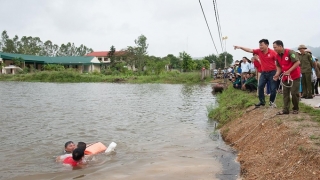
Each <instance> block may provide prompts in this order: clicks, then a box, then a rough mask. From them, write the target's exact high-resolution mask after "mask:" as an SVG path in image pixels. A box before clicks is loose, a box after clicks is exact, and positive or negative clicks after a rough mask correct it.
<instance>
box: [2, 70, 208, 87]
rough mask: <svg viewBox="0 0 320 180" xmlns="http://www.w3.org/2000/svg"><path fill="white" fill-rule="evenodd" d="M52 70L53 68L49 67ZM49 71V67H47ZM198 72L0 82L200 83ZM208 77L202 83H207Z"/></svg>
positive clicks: (41, 75) (73, 74) (56, 74)
mask: <svg viewBox="0 0 320 180" xmlns="http://www.w3.org/2000/svg"><path fill="white" fill-rule="evenodd" d="M50 68H52V69H54V68H55V67H50ZM48 69H49V67H48ZM200 78H201V74H200V72H188V73H181V72H179V71H169V72H162V73H160V74H159V75H155V74H152V73H150V72H132V71H126V72H125V73H121V72H118V71H117V72H115V71H114V72H112V73H111V74H110V75H105V74H102V73H99V72H93V73H79V72H77V71H75V70H72V69H66V70H61V69H59V71H39V72H33V73H21V74H15V75H12V74H0V81H27V82H128V83H170V84H182V83H200V82H203V81H202V80H201V79H200ZM210 80H211V78H210V77H207V78H206V79H205V80H204V81H205V82H209V81H210Z"/></svg>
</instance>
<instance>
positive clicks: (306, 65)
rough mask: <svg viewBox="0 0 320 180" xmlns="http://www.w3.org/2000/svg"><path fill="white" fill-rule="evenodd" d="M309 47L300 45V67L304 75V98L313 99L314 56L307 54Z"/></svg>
mask: <svg viewBox="0 0 320 180" xmlns="http://www.w3.org/2000/svg"><path fill="white" fill-rule="evenodd" d="M306 49H307V47H306V46H305V45H300V46H299V47H298V50H299V51H300V53H299V54H298V56H299V59H300V67H301V73H302V82H301V84H302V98H306V99H312V98H313V97H312V85H311V74H312V67H313V63H312V56H311V55H310V54H309V53H307V52H306Z"/></svg>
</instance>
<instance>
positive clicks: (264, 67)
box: [234, 39, 277, 107]
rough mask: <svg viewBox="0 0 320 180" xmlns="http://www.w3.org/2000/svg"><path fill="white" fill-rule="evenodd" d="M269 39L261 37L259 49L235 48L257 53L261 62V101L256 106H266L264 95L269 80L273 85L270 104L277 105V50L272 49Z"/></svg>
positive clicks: (259, 88)
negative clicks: (275, 77)
mask: <svg viewBox="0 0 320 180" xmlns="http://www.w3.org/2000/svg"><path fill="white" fill-rule="evenodd" d="M268 46H269V41H268V40H267V39H261V40H260V41H259V49H250V48H245V47H241V46H234V49H242V50H243V51H246V52H249V53H254V54H257V55H258V56H259V58H260V62H261V76H260V79H259V85H258V91H259V93H258V94H259V101H260V102H259V103H258V104H256V107H260V106H264V105H265V104H266V102H265V96H264V87H265V86H266V83H267V82H268V81H269V83H270V86H271V88H270V89H271V95H270V102H269V105H270V106H275V104H274V100H275V98H276V89H277V81H274V80H273V76H274V75H275V74H276V69H277V68H276V64H275V61H276V56H277V54H276V52H274V51H273V50H271V49H270V48H269V47H268Z"/></svg>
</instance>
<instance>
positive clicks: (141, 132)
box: [0, 82, 240, 180]
mask: <svg viewBox="0 0 320 180" xmlns="http://www.w3.org/2000/svg"><path fill="white" fill-rule="evenodd" d="M0 93H1V95H0V127H1V132H0V139H1V146H0V153H1V156H0V161H1V162H2V163H3V164H2V166H1V167H0V179H27V180H28V179H30V180H31V179H32V180H33V179H164V178H167V179H184V180H185V179H192V180H193V179H228V180H229V179H237V175H238V174H239V170H240V169H239V165H238V163H236V162H235V155H234V154H233V153H232V152H231V151H230V148H229V147H228V146H226V145H225V144H224V142H223V141H222V139H221V138H220V135H219V133H218V132H214V131H215V126H216V124H215V122H211V121H208V118H207V114H208V112H207V106H212V105H213V106H214V105H215V96H213V95H212V94H211V87H210V86H209V85H168V84H112V83H28V82H0ZM69 140H72V141H74V142H75V143H77V142H78V141H84V142H86V143H92V142H98V141H100V142H102V143H103V144H105V145H106V146H107V145H108V144H109V143H111V142H116V143H117V147H116V152H114V153H111V154H100V155H98V156H97V157H96V160H95V161H92V162H89V164H88V165H87V167H85V168H83V169H78V170H71V169H68V168H66V167H64V166H62V165H61V164H60V163H56V162H55V157H56V156H58V155H61V154H62V151H63V149H64V148H63V146H64V143H65V142H66V141H69Z"/></svg>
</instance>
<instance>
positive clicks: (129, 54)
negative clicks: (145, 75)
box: [124, 46, 137, 69]
mask: <svg viewBox="0 0 320 180" xmlns="http://www.w3.org/2000/svg"><path fill="white" fill-rule="evenodd" d="M124 51H125V55H124V59H125V61H126V63H127V66H130V67H131V68H132V69H133V67H135V66H136V64H137V48H136V47H132V46H128V47H127V49H124Z"/></svg>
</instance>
